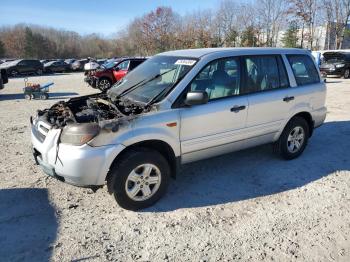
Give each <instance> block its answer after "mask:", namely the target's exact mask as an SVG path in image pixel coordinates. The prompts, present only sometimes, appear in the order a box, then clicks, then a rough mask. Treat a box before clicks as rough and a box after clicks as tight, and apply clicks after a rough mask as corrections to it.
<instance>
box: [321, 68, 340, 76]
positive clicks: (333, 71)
mask: <svg viewBox="0 0 350 262" xmlns="http://www.w3.org/2000/svg"><path fill="white" fill-rule="evenodd" d="M320 73H321V75H324V76H326V75H339V76H340V75H343V74H344V68H343V67H340V68H320Z"/></svg>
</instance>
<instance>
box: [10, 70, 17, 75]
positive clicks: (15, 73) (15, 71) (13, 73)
mask: <svg viewBox="0 0 350 262" xmlns="http://www.w3.org/2000/svg"><path fill="white" fill-rule="evenodd" d="M10 75H11V76H12V77H16V76H18V71H17V70H15V69H13V70H11V72H10Z"/></svg>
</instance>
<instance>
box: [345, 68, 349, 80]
mask: <svg viewBox="0 0 350 262" xmlns="http://www.w3.org/2000/svg"><path fill="white" fill-rule="evenodd" d="M349 77H350V69H349V68H346V69H345V71H344V79H348V78H349Z"/></svg>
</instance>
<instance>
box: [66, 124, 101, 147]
mask: <svg viewBox="0 0 350 262" xmlns="http://www.w3.org/2000/svg"><path fill="white" fill-rule="evenodd" d="M100 129H101V128H100V126H99V125H98V124H96V123H83V124H69V125H67V126H65V127H64V128H63V131H62V134H61V142H62V143H63V144H70V145H75V146H81V145H83V144H86V143H87V142H89V141H90V140H91V139H93V138H94V137H95V136H97V135H98V133H99V132H100Z"/></svg>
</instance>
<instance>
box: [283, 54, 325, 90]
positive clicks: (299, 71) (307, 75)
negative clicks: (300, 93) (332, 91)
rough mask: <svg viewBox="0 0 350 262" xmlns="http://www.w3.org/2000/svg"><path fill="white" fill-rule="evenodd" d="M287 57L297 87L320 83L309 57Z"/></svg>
mask: <svg viewBox="0 0 350 262" xmlns="http://www.w3.org/2000/svg"><path fill="white" fill-rule="evenodd" d="M287 57H288V61H289V63H290V66H291V67H292V70H293V73H294V77H295V80H296V82H297V85H298V86H302V85H309V84H314V83H319V82H320V77H319V75H318V72H317V69H316V67H315V64H314V62H313V61H312V59H311V57H309V56H307V55H288V56H287Z"/></svg>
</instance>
